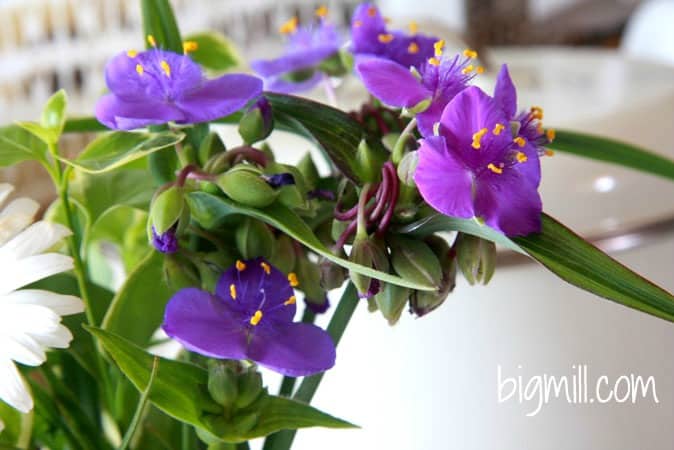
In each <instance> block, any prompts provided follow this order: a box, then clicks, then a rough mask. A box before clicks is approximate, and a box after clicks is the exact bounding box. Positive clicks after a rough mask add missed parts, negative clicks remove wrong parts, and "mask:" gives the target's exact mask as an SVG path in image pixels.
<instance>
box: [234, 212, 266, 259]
mask: <svg viewBox="0 0 674 450" xmlns="http://www.w3.org/2000/svg"><path fill="white" fill-rule="evenodd" d="M234 239H235V241H236V248H237V249H238V250H239V253H241V256H243V258H244V259H253V258H257V257H259V256H262V257H264V258H267V259H269V258H271V257H272V256H273V254H274V246H275V242H274V234H273V233H272V232H271V230H270V229H269V227H268V226H267V225H266V224H265V223H263V222H260V221H259V220H255V219H250V218H246V219H245V220H244V221H243V223H242V224H241V225H240V226H239V227H238V228H237V229H236V232H235V233H234Z"/></svg>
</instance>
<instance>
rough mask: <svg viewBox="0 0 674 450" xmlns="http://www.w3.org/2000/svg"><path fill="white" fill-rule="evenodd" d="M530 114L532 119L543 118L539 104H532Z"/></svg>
mask: <svg viewBox="0 0 674 450" xmlns="http://www.w3.org/2000/svg"><path fill="white" fill-rule="evenodd" d="M531 116H532V117H533V118H534V119H538V120H543V108H541V107H540V106H532V107H531Z"/></svg>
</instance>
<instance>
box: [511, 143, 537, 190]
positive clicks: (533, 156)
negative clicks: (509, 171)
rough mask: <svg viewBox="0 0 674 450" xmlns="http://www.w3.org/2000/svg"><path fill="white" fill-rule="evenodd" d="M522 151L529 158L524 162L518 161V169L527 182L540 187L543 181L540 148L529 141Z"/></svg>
mask: <svg viewBox="0 0 674 450" xmlns="http://www.w3.org/2000/svg"><path fill="white" fill-rule="evenodd" d="M521 151H522V152H523V153H524V154H525V155H527V160H526V161H525V162H523V163H518V164H517V170H519V172H520V173H521V174H522V176H523V177H524V179H526V180H527V182H529V183H531V184H532V185H534V186H535V187H538V185H539V184H540V182H541V159H540V157H539V156H538V148H537V147H536V145H534V144H533V143H531V142H527V145H525V146H524V148H522V149H521Z"/></svg>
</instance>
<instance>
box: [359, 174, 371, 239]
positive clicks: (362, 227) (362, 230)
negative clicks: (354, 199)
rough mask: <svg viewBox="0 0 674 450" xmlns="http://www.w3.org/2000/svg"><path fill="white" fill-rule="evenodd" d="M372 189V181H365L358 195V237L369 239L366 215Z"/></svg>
mask: <svg viewBox="0 0 674 450" xmlns="http://www.w3.org/2000/svg"><path fill="white" fill-rule="evenodd" d="M370 189H372V185H371V184H370V183H365V186H363V189H362V190H361V191H360V197H358V218H357V220H358V228H357V229H356V238H357V239H367V218H366V217H365V207H366V206H367V201H368V198H367V196H368V193H369V191H370Z"/></svg>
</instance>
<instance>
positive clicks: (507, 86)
mask: <svg viewBox="0 0 674 450" xmlns="http://www.w3.org/2000/svg"><path fill="white" fill-rule="evenodd" d="M494 101H495V102H496V104H497V105H498V106H499V107H500V108H501V109H502V110H503V112H504V113H505V115H506V117H507V118H508V119H509V120H510V119H513V118H514V117H515V114H516V113H517V91H516V90H515V85H514V84H513V80H512V79H511V78H510V73H509V72H508V66H507V65H506V64H503V65H502V66H501V70H500V71H499V73H498V77H497V78H496V87H494Z"/></svg>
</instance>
